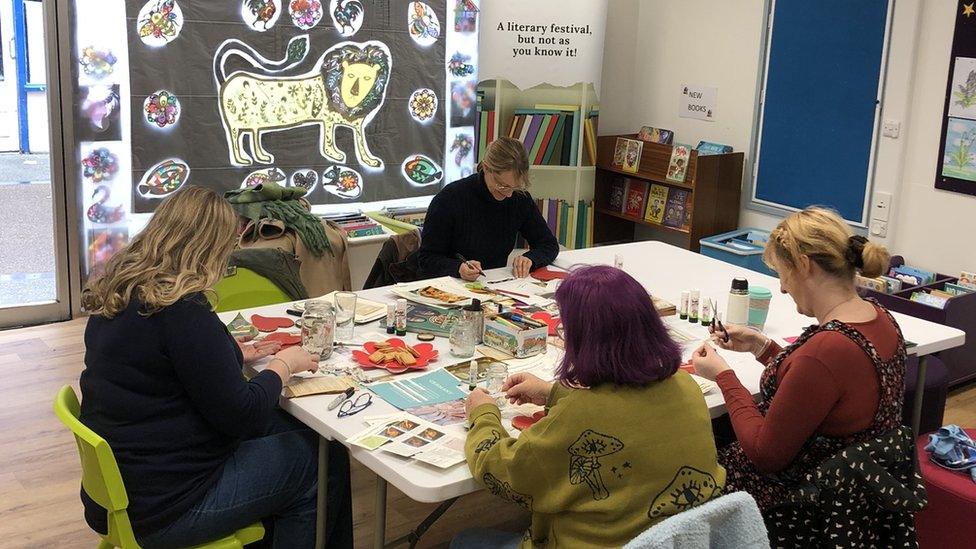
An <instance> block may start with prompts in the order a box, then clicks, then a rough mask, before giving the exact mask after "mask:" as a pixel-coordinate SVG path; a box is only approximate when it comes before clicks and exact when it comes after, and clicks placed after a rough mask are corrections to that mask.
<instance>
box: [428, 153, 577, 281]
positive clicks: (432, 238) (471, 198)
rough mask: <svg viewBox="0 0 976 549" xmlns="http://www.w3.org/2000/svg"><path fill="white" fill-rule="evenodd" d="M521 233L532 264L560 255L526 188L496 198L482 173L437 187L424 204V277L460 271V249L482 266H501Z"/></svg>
mask: <svg viewBox="0 0 976 549" xmlns="http://www.w3.org/2000/svg"><path fill="white" fill-rule="evenodd" d="M519 234H521V235H522V236H523V237H525V241H526V242H527V243H528V245H529V248H530V250H529V251H528V252H526V254H525V256H526V257H528V258H529V259H531V260H532V268H533V269H538V268H540V267H545V266H546V265H549V264H550V263H552V262H553V260H554V259H556V256H557V255H558V254H559V243H558V242H557V241H556V237H555V236H553V234H552V231H550V230H549V226H548V225H546V221H545V220H544V219H543V218H542V213H540V212H539V208H538V207H537V206H536V205H535V202H534V201H533V200H532V195H530V194H529V193H515V194H513V195H512V196H510V197H509V198H506V199H505V200H496V199H495V197H493V196H492V195H491V192H489V191H488V187H487V185H486V184H485V180H484V176H483V175H482V174H481V172H478V173H476V174H474V175H471V176H469V177H466V178H464V179H461V180H459V181H455V182H454V183H451V184H450V185H448V186H446V187H444V188H443V189H441V192H439V193H437V196H435V197H434V199H433V200H432V201H431V202H430V207H429V208H427V216H426V218H425V220H424V232H423V237H422V238H421V240H420V250H419V251H418V254H417V262H418V264H419V267H420V275H421V276H422V277H424V278H433V277H438V276H454V277H456V276H459V275H458V269H459V268H460V267H461V260H459V259H457V257H455V254H458V253H460V254H461V255H463V256H464V257H465V258H466V259H469V260H476V261H480V262H481V267H482V268H483V269H494V268H498V267H504V266H505V265H506V264H507V263H508V256H509V254H511V253H512V249H513V248H514V247H515V238H516V236H517V235H519Z"/></svg>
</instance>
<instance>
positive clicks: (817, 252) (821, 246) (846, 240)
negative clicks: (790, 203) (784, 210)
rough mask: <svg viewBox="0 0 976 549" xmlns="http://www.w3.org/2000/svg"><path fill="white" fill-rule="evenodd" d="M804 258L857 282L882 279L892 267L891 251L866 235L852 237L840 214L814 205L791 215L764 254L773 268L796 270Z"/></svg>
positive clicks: (781, 224)
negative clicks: (858, 277) (857, 278)
mask: <svg viewBox="0 0 976 549" xmlns="http://www.w3.org/2000/svg"><path fill="white" fill-rule="evenodd" d="M800 257H806V258H807V259H809V260H810V261H813V262H814V263H816V264H817V265H818V266H819V267H820V268H821V269H822V270H823V271H825V272H827V273H829V274H832V275H834V276H837V277H841V278H845V279H849V280H851V281H853V279H854V275H855V274H857V273H860V274H861V275H863V276H866V277H868V278H875V277H878V276H880V275H881V274H882V273H884V272H885V270H886V269H887V268H888V261H889V259H890V255H889V254H888V250H887V249H886V248H885V247H884V246H882V245H880V244H876V243H874V242H871V241H869V240H868V239H866V238H864V237H863V236H856V235H854V234H852V232H851V229H850V227H849V226H848V225H847V223H846V222H845V221H844V219H843V218H841V216H840V214H838V213H837V212H836V211H834V210H832V209H830V208H823V207H818V206H813V207H809V208H806V209H804V210H802V211H799V212H796V213H794V214H791V215H790V216H788V217H787V218H786V219H784V220H783V221H782V222H780V224H779V225H778V226H777V227H776V229H774V230H773V232H772V233H771V234H770V239H769V244H768V245H767V246H766V251H765V253H764V254H763V259H764V260H765V261H766V264H768V265H770V266H771V267H772V266H774V264H775V265H778V266H780V267H787V268H791V269H794V268H796V266H797V264H798V262H799V259H800Z"/></svg>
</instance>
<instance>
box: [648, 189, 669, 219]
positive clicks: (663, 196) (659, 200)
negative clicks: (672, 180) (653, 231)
mask: <svg viewBox="0 0 976 549" xmlns="http://www.w3.org/2000/svg"><path fill="white" fill-rule="evenodd" d="M667 203H668V187H666V186H664V185H657V184H653V185H651V190H650V193H649V194H648V196H647V211H646V212H645V213H644V221H648V222H650V223H658V224H660V223H662V222H663V221H664V208H665V206H667Z"/></svg>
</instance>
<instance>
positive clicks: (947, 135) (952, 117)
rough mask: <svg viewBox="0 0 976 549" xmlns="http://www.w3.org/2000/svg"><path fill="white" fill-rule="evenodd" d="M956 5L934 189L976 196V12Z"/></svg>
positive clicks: (970, 4) (962, 3)
mask: <svg viewBox="0 0 976 549" xmlns="http://www.w3.org/2000/svg"><path fill="white" fill-rule="evenodd" d="M957 3H958V6H957V7H958V10H957V12H956V26H955V35H954V36H953V39H952V53H951V57H950V62H949V82H948V83H947V84H946V98H945V108H944V111H943V116H942V131H941V133H940V134H939V135H940V136H941V142H940V144H939V162H938V167H937V171H936V174H935V188H937V189H942V190H946V191H955V192H957V193H965V194H971V195H976V146H974V145H976V8H974V5H973V3H972V2H969V3H966V2H962V1H959V2H957Z"/></svg>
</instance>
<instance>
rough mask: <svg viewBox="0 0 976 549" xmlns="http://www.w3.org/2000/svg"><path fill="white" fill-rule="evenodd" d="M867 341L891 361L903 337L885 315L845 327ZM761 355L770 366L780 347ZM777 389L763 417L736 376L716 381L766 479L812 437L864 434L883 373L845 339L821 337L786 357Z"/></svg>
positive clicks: (743, 442)
mask: <svg viewBox="0 0 976 549" xmlns="http://www.w3.org/2000/svg"><path fill="white" fill-rule="evenodd" d="M848 325H849V326H851V327H853V328H854V329H856V330H857V331H859V332H861V334H862V335H864V337H866V338H867V340H868V341H870V342H871V343H872V344H874V347H875V349H877V351H878V354H879V355H880V356H881V358H882V359H889V358H890V357H892V356H894V354H895V352H896V351H897V345H898V332H897V329H896V328H895V326H894V324H893V323H892V322H891V320H890V319H889V318H888V316H887V315H886V314H884V312H883V311H882V310H880V309H878V316H877V317H876V318H875V319H874V320H872V321H870V322H861V323H848ZM769 347H770V348H769V349H767V350H766V352H765V353H763V355H762V356H760V357H759V361H760V362H762V363H763V364H769V363H770V362H771V361H772V360H773V359H774V358H775V357H776V355H777V354H779V352H780V351H782V348H780V346H779V345H777V344H775V343H771V344H770V346H769ZM779 372H780V374H779V386H778V388H777V390H776V394H775V396H774V397H773V401H772V403H771V404H770V406H769V410H768V411H767V413H766V415H765V416H763V415H762V414H761V413H759V410H758V408H757V407H756V403H755V401H754V400H753V398H752V395H751V394H750V393H749V390H748V389H746V388H745V387H743V386H742V383H741V382H740V381H739V379H738V378H737V377H736V375H735V372H733V371H732V370H727V371H724V372H722V373H721V374H719V375H718V377H717V378H716V379H715V381H716V382H717V383H718V386H719V387H720V388H721V389H722V394H723V395H724V396H725V405H726V408H727V409H728V412H729V418H730V419H731V421H732V427H733V429H735V435H736V438H737V439H738V440H739V444H741V445H742V450H743V451H744V452H745V454H746V456H748V457H749V459H750V460H751V461H752V462H753V464H755V466H756V467H757V468H758V469H759V470H760V471H762V472H764V473H775V472H778V471H781V470H783V469H785V468H786V467H787V466H788V465H789V464H790V462H791V461H793V458H795V457H796V455H797V453H798V452H799V451H800V448H801V447H802V446H803V444H804V443H805V442H806V441H807V439H809V438H810V437H811V436H812V435H813V434H815V433H822V434H825V435H830V436H847V435H851V434H854V433H857V432H859V431H862V430H864V429H866V428H867V427H868V426H870V424H871V421H872V420H873V419H874V414H875V412H876V411H877V408H878V403H879V401H880V395H879V393H880V384H879V380H878V374H877V371H876V370H875V367H874V364H873V363H872V362H871V359H870V357H869V356H868V355H867V354H866V353H865V352H864V351H863V350H861V348H860V347H858V345H857V344H856V343H854V342H853V341H851V340H850V339H849V338H848V337H847V336H845V335H843V334H840V333H838V332H820V333H818V334H816V335H814V336H813V337H812V338H810V339H809V340H808V341H807V342H806V343H805V344H804V345H803V346H801V347H800V348H799V349H797V350H796V351H795V352H794V353H793V354H792V355H790V357H789V358H787V359H786V360H785V361H784V362H783V364H782V365H781V366H780V369H779Z"/></svg>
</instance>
